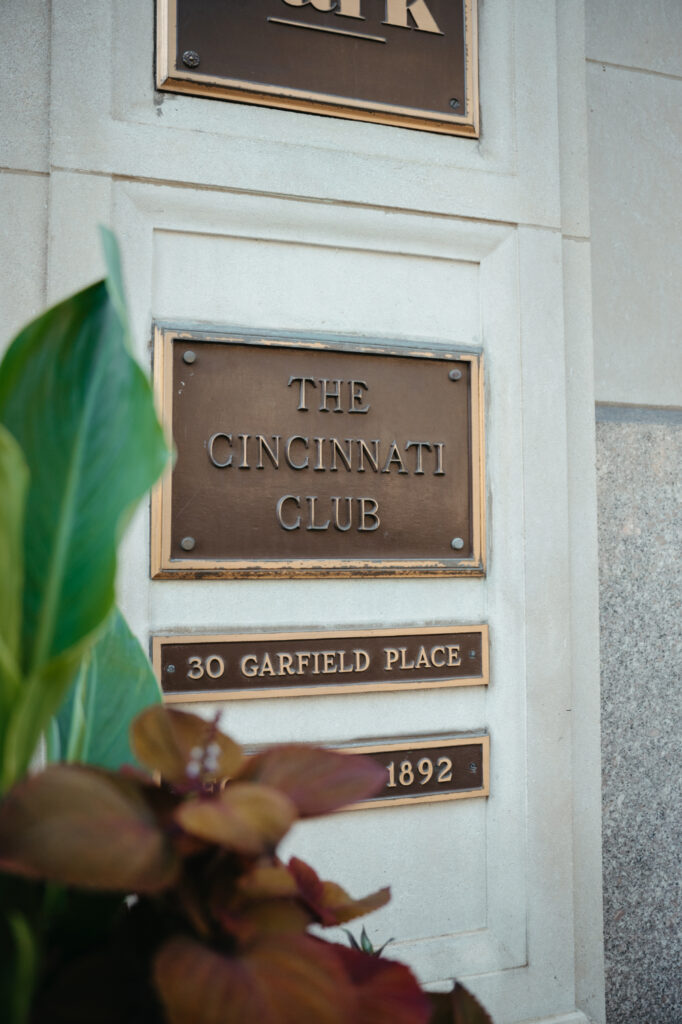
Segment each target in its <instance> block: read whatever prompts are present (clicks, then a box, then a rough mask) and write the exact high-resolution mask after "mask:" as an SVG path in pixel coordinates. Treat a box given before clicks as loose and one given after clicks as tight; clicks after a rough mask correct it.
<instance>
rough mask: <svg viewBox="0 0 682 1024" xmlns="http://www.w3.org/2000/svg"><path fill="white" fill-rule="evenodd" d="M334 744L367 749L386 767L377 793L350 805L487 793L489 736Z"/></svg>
mask: <svg viewBox="0 0 682 1024" xmlns="http://www.w3.org/2000/svg"><path fill="white" fill-rule="evenodd" d="M336 749H337V750H343V751H344V752H346V753H348V754H366V755H368V756H369V757H372V758H373V759H374V760H375V761H378V762H379V764H381V765H383V767H384V768H385V769H386V784H385V786H384V788H383V789H382V790H381V791H380V792H379V793H377V795H376V796H374V797H370V798H369V799H368V800H363V801H362V803H358V804H354V805H353V807H352V808H350V809H351V810H356V809H364V808H368V807H388V806H389V805H392V804H413V803H433V802H435V801H436V800H466V799H468V798H470V797H475V796H488V795H489V794H490V737H489V736H459V737H457V738H452V739H437V738H434V739H424V740H422V739H419V740H403V741H402V742H400V743H375V744H371V745H368V746H348V747H337V748H336Z"/></svg>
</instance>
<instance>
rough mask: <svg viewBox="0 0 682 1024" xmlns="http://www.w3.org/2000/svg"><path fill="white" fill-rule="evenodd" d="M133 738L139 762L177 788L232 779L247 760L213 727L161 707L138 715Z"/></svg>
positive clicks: (232, 743) (183, 713)
mask: <svg viewBox="0 0 682 1024" xmlns="http://www.w3.org/2000/svg"><path fill="white" fill-rule="evenodd" d="M130 735H131V746H132V748H133V750H134V752H135V756H136V757H137V759H138V760H139V761H140V762H141V763H142V764H144V765H146V766H147V768H149V769H150V770H151V771H153V772H160V774H161V777H162V778H163V779H165V780H166V781H167V782H170V783H172V784H173V785H176V786H181V785H183V784H193V783H196V782H197V781H200V782H215V781H217V780H218V779H224V778H231V777H232V776H233V775H235V773H236V772H237V771H238V770H239V768H240V766H241V764H242V762H243V760H244V755H243V752H242V749H241V747H240V746H239V745H238V744H237V743H235V742H234V740H231V739H230V738H229V737H228V736H225V735H224V734H223V733H221V732H219V731H218V730H217V729H216V728H215V726H214V725H213V723H211V722H207V721H206V720H205V719H203V718H200V717H199V716H198V715H191V714H189V713H187V712H184V711H176V710H175V709H174V708H167V707H164V705H162V704H155V705H153V706H152V707H150V708H147V709H146V710H145V711H143V712H142V713H141V714H139V715H138V716H137V718H136V719H135V721H134V722H133V724H132V726H131V730H130Z"/></svg>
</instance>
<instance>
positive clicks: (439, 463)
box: [433, 441, 445, 476]
mask: <svg viewBox="0 0 682 1024" xmlns="http://www.w3.org/2000/svg"><path fill="white" fill-rule="evenodd" d="M433 447H434V448H435V449H436V468H435V469H434V471H433V475H434V476H445V470H444V469H443V448H445V442H444V441H434V444H433Z"/></svg>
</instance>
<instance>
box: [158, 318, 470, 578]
mask: <svg viewBox="0 0 682 1024" xmlns="http://www.w3.org/2000/svg"><path fill="white" fill-rule="evenodd" d="M155 385H156V392H157V399H158V403H159V406H160V410H161V415H162V419H163V421H164V423H165V425H166V427H167V429H168V431H169V432H170V433H172V435H173V439H174V442H175V446H176V450H177V460H176V463H175V466H174V468H173V470H172V472H170V471H169V472H168V473H167V474H166V476H165V477H164V479H163V480H162V482H161V484H160V485H159V487H157V489H156V490H155V492H154V495H153V499H152V575H153V576H154V577H159V578H163V577H166V578H169V577H177V576H189V577H221V576H222V577H239V576H242V577H243V576H281V575H284V576H316V575H317V576H319V575H333V576H362V575H369V576H382V575H419V576H431V575H434V576H435V575H443V574H445V575H455V576H457V575H462V576H463V575H474V576H482V575H483V574H484V570H485V566H484V535H483V534H484V513H483V424H482V372H481V357H480V356H478V355H475V354H471V353H462V352H457V351H452V352H451V351H448V350H446V349H445V350H443V351H435V352H434V351H423V350H417V351H415V350H410V349H408V348H405V349H389V348H386V347H384V346H380V345H373V346H369V345H366V346H362V345H358V344H353V343H350V342H349V343H334V344H331V343H326V342H323V341H316V340H315V339H314V338H310V337H302V338H300V339H295V340H283V339H279V338H273V337H270V338H259V337H251V336H244V335H239V336H234V335H227V334H212V333H207V332H183V331H176V330H173V329H170V328H167V329H161V328H159V329H157V331H156V343H155Z"/></svg>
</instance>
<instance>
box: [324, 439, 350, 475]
mask: <svg viewBox="0 0 682 1024" xmlns="http://www.w3.org/2000/svg"><path fill="white" fill-rule="evenodd" d="M346 444H347V445H348V450H347V451H345V452H344V450H343V448H342V447H341V442H340V441H339V439H338V437H330V438H329V446H330V448H331V450H332V457H331V465H330V467H329V469H330V471H331V472H332V473H336V472H337V469H336V456H337V454H338V455H340V456H341V461H342V462H343V464H344V466H345V467H346V469H347V470H348V471H349V472H350V470H351V469H352V468H353V464H352V462H351V457H352V454H353V441H352V438H350V437H347V438H346Z"/></svg>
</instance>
